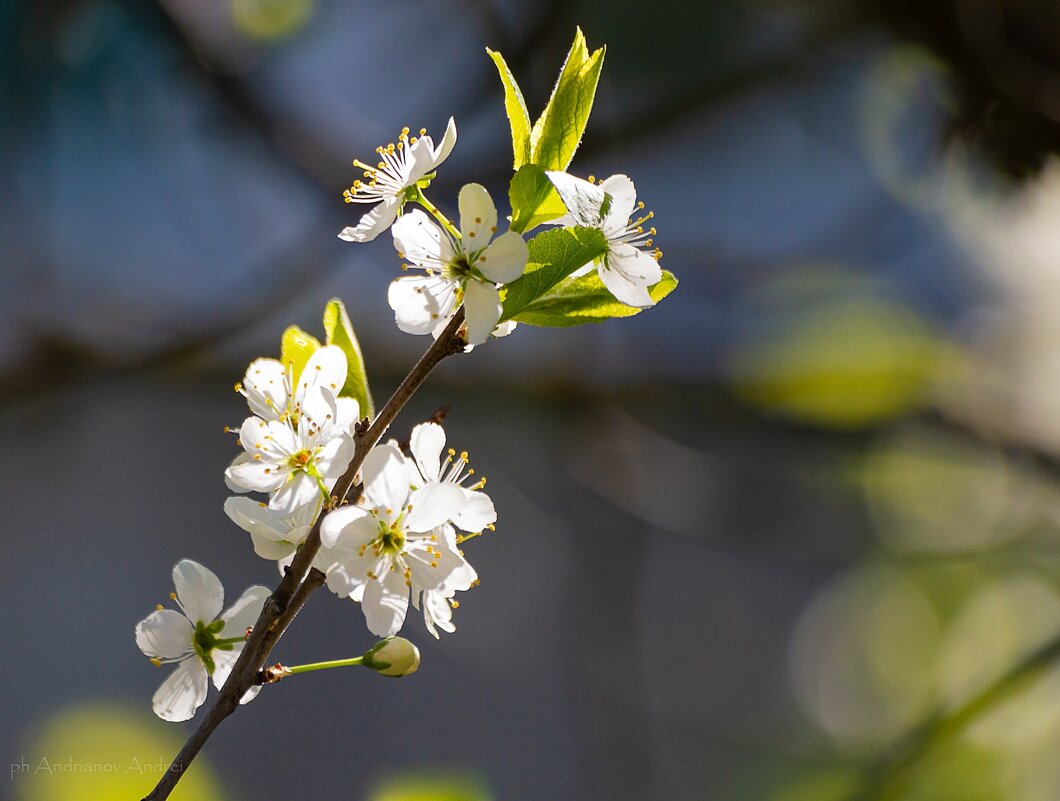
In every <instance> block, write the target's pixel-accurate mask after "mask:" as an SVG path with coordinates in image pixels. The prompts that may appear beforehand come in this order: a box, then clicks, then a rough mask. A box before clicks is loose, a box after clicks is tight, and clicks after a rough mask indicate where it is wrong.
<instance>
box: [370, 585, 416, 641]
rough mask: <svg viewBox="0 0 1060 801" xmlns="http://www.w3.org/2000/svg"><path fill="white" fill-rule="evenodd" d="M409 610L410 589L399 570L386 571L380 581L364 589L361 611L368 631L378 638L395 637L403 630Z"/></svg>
mask: <svg viewBox="0 0 1060 801" xmlns="http://www.w3.org/2000/svg"><path fill="white" fill-rule="evenodd" d="M408 608H409V588H408V587H407V586H406V585H405V577H404V576H403V575H402V574H401V572H400V571H398V570H389V569H388V570H384V571H383V575H382V576H381V577H380V580H378V581H369V582H368V583H367V584H366V585H365V588H364V597H363V598H362V599H361V609H362V610H363V611H364V619H365V622H366V623H367V624H368V630H369V631H370V632H372V634H374V635H375V636H377V637H393V636H394V635H395V634H397V633H398V631H400V630H401V626H402V624H403V623H404V622H405V615H406V614H407V613H408Z"/></svg>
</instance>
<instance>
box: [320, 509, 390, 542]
mask: <svg viewBox="0 0 1060 801" xmlns="http://www.w3.org/2000/svg"><path fill="white" fill-rule="evenodd" d="M378 533H379V526H378V524H377V523H376V522H375V518H374V517H372V516H371V515H370V514H368V512H367V511H365V510H364V509H361V508H360V507H358V506H343V507H341V508H339V509H336V510H335V511H333V512H329V513H328V514H327V516H326V517H325V518H324V521H323V522H322V523H321V524H320V542H321V544H322V545H323V546H324V547H325V548H342V549H343V550H356V549H357V548H359V547H360V546H361V545H364V544H366V543H368V542H370V541H371V540H372V539H374V538H375V537H376V535H377V534H378Z"/></svg>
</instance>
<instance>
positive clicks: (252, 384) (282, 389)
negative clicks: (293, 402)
mask: <svg viewBox="0 0 1060 801" xmlns="http://www.w3.org/2000/svg"><path fill="white" fill-rule="evenodd" d="M243 390H244V391H245V392H246V397H247V405H249V406H250V411H252V412H253V413H254V414H256V415H257V416H258V417H261V418H263V419H265V420H278V419H279V417H280V415H281V414H283V412H284V410H285V409H286V408H287V371H286V370H285V369H284V366H283V365H282V364H280V362H279V361H278V360H276V359H255V360H254V361H252V362H251V363H250V366H249V367H247V372H246V375H245V376H243Z"/></svg>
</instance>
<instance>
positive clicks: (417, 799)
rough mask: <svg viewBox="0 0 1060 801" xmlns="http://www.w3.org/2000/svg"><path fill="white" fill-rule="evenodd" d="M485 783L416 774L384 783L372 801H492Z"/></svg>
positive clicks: (462, 777) (464, 776) (468, 777)
mask: <svg viewBox="0 0 1060 801" xmlns="http://www.w3.org/2000/svg"><path fill="white" fill-rule="evenodd" d="M490 798H491V796H490V793H489V791H488V790H487V789H486V785H485V783H484V782H483V781H482V780H481V779H480V778H478V777H477V776H475V775H473V774H462V773H437V774H432V773H413V774H405V775H399V776H392V777H390V778H388V779H385V780H383V781H381V782H380V783H379V784H377V785H376V786H375V788H373V790H372V792H371V793H369V795H368V801H490Z"/></svg>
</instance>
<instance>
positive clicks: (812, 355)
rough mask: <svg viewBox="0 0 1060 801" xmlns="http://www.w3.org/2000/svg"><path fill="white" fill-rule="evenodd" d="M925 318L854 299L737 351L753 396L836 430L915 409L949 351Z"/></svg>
mask: <svg viewBox="0 0 1060 801" xmlns="http://www.w3.org/2000/svg"><path fill="white" fill-rule="evenodd" d="M948 352H949V351H948V349H947V347H946V345H945V343H944V342H943V341H942V340H941V339H940V337H939V336H938V335H937V333H936V332H935V331H934V329H933V328H932V326H930V325H929V324H928V323H927V322H926V321H925V320H924V319H923V318H922V317H920V316H919V315H917V314H915V313H914V312H913V311H911V310H910V309H907V308H905V307H903V306H901V305H898V304H895V303H890V302H886V301H881V300H867V299H854V300H847V301H845V302H840V303H828V304H825V305H824V306H823V307H821V308H817V309H814V310H812V311H810V312H809V313H807V314H805V315H801V316H799V317H798V319H797V320H795V321H794V322H790V323H788V324H786V325H784V326H783V327H782V329H781V330H779V331H776V332H773V335H772V336H770V337H768V338H761V339H757V340H756V341H754V342H751V343H748V344H746V345H744V346H742V347H740V348H738V349H737V350H735V351H734V352H733V353H732V354H731V360H730V375H731V378H732V382H733V385H734V388H735V390H736V392H738V393H739V394H740V395H741V396H743V397H744V398H745V399H746V400H747V401H749V402H751V403H753V404H755V405H757V406H762V407H764V408H767V409H770V410H772V411H775V412H778V413H781V414H784V415H786V416H789V417H792V418H795V419H798V420H802V421H805V422H809V423H813V424H815V425H821V426H826V427H830V428H849V427H857V426H863V425H868V424H873V423H878V422H880V421H882V420H887V419H890V418H893V417H896V416H898V415H901V414H903V413H906V412H908V411H909V410H910V409H913V408H915V407H916V406H917V405H918V404H920V403H921V401H922V399H923V398H924V395H925V393H926V391H927V389H928V388H929V386H930V383H931V381H932V379H933V378H934V377H935V376H936V375H937V373H938V371H939V369H940V367H941V365H942V363H943V359H944V357H945V356H946V355H947V354H948Z"/></svg>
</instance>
